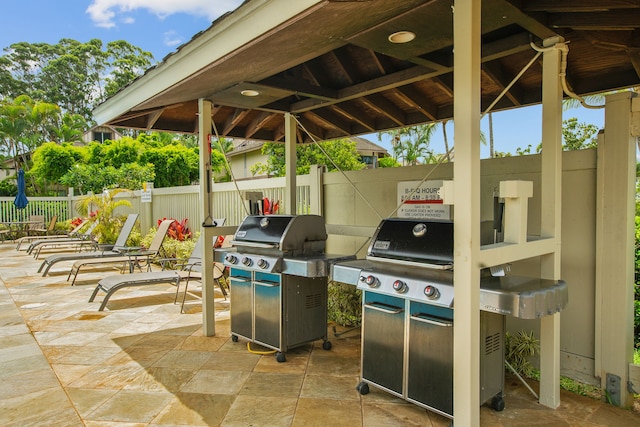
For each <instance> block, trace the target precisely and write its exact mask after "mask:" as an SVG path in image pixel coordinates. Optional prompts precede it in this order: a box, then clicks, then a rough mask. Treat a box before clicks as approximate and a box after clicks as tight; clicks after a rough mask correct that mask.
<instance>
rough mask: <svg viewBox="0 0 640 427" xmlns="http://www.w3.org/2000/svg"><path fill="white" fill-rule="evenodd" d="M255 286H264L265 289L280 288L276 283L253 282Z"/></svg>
mask: <svg viewBox="0 0 640 427" xmlns="http://www.w3.org/2000/svg"><path fill="white" fill-rule="evenodd" d="M253 283H254V284H255V285H257V286H264V287H267V288H275V287H276V286H280V284H279V283H278V282H253Z"/></svg>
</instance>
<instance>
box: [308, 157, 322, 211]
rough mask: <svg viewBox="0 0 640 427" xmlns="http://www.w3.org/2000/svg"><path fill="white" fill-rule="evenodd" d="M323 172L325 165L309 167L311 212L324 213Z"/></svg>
mask: <svg viewBox="0 0 640 427" xmlns="http://www.w3.org/2000/svg"><path fill="white" fill-rule="evenodd" d="M323 174H324V166H322V165H311V168H310V169H309V213H310V214H315V215H323V214H324V206H323V195H324V189H323V184H324V180H323Z"/></svg>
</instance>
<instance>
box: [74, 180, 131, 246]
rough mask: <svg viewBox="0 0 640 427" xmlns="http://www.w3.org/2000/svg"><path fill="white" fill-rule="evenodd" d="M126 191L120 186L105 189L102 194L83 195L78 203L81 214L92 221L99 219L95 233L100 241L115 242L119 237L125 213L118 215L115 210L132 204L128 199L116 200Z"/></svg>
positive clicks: (77, 206)
mask: <svg viewBox="0 0 640 427" xmlns="http://www.w3.org/2000/svg"><path fill="white" fill-rule="evenodd" d="M125 191H130V190H124V189H120V188H116V189H113V190H104V191H103V192H102V193H101V194H92V195H88V196H85V197H82V198H81V199H80V200H79V201H78V202H77V204H76V209H77V211H78V213H80V215H82V216H85V217H89V218H90V220H91V221H98V224H97V225H96V227H95V229H94V230H95V233H96V234H97V235H98V243H104V244H113V243H115V242H116V240H117V239H118V234H119V233H120V229H121V228H122V225H123V223H124V216H123V215H116V213H115V210H116V209H117V208H119V207H123V206H128V207H130V206H131V202H129V201H128V200H126V199H120V200H115V197H116V196H117V195H118V194H120V193H123V192H125Z"/></svg>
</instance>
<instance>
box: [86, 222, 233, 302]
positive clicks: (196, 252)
mask: <svg viewBox="0 0 640 427" xmlns="http://www.w3.org/2000/svg"><path fill="white" fill-rule="evenodd" d="M222 222H224V220H222V221H219V222H218V224H222ZM201 254H202V240H201V239H198V241H197V242H196V246H195V247H194V248H193V252H192V253H191V257H189V259H188V260H187V261H186V262H185V263H184V264H181V267H182V269H181V270H162V271H151V272H144V273H134V274H125V275H122V274H118V275H112V276H107V277H105V278H103V279H101V280H100V281H99V282H98V285H97V286H96V288H95V289H94V290H93V293H92V294H91V298H89V302H93V300H94V299H95V297H96V295H97V294H98V292H99V291H103V292H105V293H106V295H105V297H104V299H103V300H102V303H101V304H100V308H99V309H98V311H102V310H104V308H105V306H106V305H107V302H108V301H109V298H111V295H113V294H114V293H115V292H116V291H118V290H120V289H123V288H127V287H132V286H145V285H155V284H160V283H169V284H173V285H174V286H175V287H176V296H175V298H174V303H176V302H177V301H178V293H179V290H180V281H181V280H183V279H185V280H186V284H185V290H184V292H185V293H184V295H183V297H182V305H181V306H180V312H182V311H183V308H184V302H185V296H186V293H187V287H188V285H189V280H190V279H201V278H202V271H201V268H200V266H201V265H202V258H201V256H202V255H201ZM223 273H224V266H223V265H221V264H219V263H214V270H213V280H214V281H215V283H216V284H217V285H218V287H219V288H220V291H221V292H222V295H223V296H224V297H225V299H226V298H227V291H226V289H225V288H224V286H223V285H222V282H221V281H220V279H221V278H222V276H223Z"/></svg>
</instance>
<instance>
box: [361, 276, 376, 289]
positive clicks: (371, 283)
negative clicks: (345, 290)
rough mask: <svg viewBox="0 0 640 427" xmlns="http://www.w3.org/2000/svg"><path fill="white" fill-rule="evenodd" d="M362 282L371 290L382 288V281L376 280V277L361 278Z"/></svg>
mask: <svg viewBox="0 0 640 427" xmlns="http://www.w3.org/2000/svg"><path fill="white" fill-rule="evenodd" d="M360 281H361V282H364V283H366V284H367V285H369V287H371V288H377V287H378V286H380V281H379V280H378V279H377V278H376V276H372V275H369V276H360Z"/></svg>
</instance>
